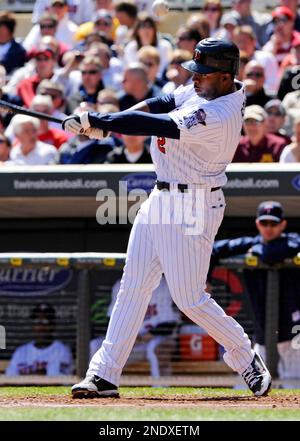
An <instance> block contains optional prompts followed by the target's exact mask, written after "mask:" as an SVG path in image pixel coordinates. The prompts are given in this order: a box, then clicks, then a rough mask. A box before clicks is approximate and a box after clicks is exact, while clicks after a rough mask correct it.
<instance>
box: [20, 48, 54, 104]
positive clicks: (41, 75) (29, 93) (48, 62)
mask: <svg viewBox="0 0 300 441" xmlns="http://www.w3.org/2000/svg"><path fill="white" fill-rule="evenodd" d="M33 58H34V60H35V73H34V75H32V76H31V77H29V78H25V79H24V80H22V81H21V82H20V83H19V85H18V87H17V95H18V96H19V97H20V98H21V100H22V101H23V103H24V104H25V106H27V107H29V106H30V104H31V101H32V100H33V97H34V95H35V94H36V89H37V87H38V85H39V84H40V82H41V81H42V80H45V79H48V80H49V79H51V78H52V77H53V75H54V71H55V66H56V64H57V62H56V54H55V53H54V52H53V51H52V50H51V49H50V48H45V49H37V51H36V52H35V53H34V55H33Z"/></svg>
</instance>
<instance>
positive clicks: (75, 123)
mask: <svg viewBox="0 0 300 441" xmlns="http://www.w3.org/2000/svg"><path fill="white" fill-rule="evenodd" d="M62 128H63V130H66V131H67V132H72V133H75V135H83V134H84V132H85V130H84V128H83V126H82V124H81V121H80V116H79V115H71V116H68V117H67V118H66V119H64V120H63V122H62Z"/></svg>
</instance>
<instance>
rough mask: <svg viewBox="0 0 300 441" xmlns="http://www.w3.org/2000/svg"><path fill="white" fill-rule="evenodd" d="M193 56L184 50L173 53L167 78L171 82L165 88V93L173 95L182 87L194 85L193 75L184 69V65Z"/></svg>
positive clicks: (176, 50)
mask: <svg viewBox="0 0 300 441" xmlns="http://www.w3.org/2000/svg"><path fill="white" fill-rule="evenodd" d="M190 59H191V54H190V52H189V51H185V50H183V49H175V50H174V51H173V53H172V56H171V60H170V64H169V66H168V69H167V72H166V77H167V79H168V80H169V81H168V82H167V83H166V84H165V85H164V87H163V89H162V91H163V93H166V94H168V93H173V92H174V90H175V89H176V88H177V87H179V86H180V85H183V86H187V85H188V84H192V75H191V73H190V72H189V71H188V70H187V69H184V68H183V67H182V63H184V62H185V61H189V60H190Z"/></svg>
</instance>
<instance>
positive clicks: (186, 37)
mask: <svg viewBox="0 0 300 441" xmlns="http://www.w3.org/2000/svg"><path fill="white" fill-rule="evenodd" d="M177 40H178V41H190V40H193V39H192V38H190V37H189V36H188V35H181V36H180V37H178V38H177Z"/></svg>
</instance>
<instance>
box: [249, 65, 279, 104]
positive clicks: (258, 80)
mask: <svg viewBox="0 0 300 441" xmlns="http://www.w3.org/2000/svg"><path fill="white" fill-rule="evenodd" d="M243 81H244V84H245V86H246V106H251V105H252V104H257V105H258V106H261V107H264V106H265V104H266V103H267V102H268V101H270V99H271V98H272V96H271V95H268V94H267V93H266V91H265V88H264V83H265V71H264V68H263V66H262V65H261V64H259V63H258V62H257V61H255V60H251V61H249V63H247V64H246V66H245V68H244V74H243Z"/></svg>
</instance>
